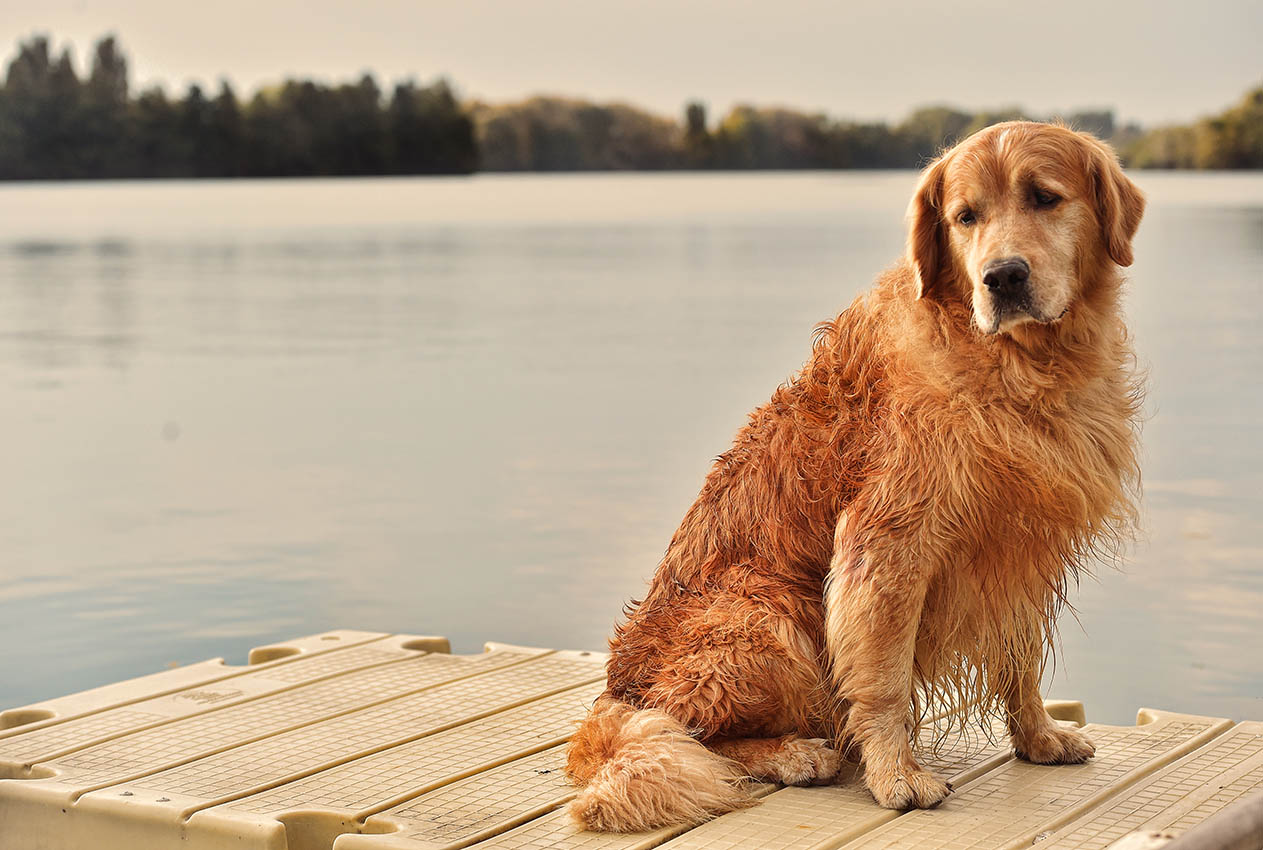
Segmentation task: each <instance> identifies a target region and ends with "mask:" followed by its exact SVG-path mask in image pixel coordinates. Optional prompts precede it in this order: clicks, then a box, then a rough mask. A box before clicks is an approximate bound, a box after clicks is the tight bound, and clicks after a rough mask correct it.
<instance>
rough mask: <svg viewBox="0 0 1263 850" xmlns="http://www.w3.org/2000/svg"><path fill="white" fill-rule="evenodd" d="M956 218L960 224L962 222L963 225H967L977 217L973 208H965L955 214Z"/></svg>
mask: <svg viewBox="0 0 1263 850" xmlns="http://www.w3.org/2000/svg"><path fill="white" fill-rule="evenodd" d="M956 220H957V221H959V222H960V223H961V224H963V225H964V226H965V227H969V226H970V225H971V224H973V223H974V222H976V221H977V220H978V219H977V218H975V217H974V211H973V210H965V211H964V212H962V213H961V214H960V215H958V216H956Z"/></svg>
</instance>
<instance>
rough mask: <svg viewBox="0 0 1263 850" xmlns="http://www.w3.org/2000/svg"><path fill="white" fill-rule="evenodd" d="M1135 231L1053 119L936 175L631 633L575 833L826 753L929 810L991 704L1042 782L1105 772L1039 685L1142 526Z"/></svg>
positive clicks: (1091, 157) (672, 549)
mask: <svg viewBox="0 0 1263 850" xmlns="http://www.w3.org/2000/svg"><path fill="white" fill-rule="evenodd" d="M1033 193H1034V194H1033ZM1049 197H1055V198H1056V201H1055V203H1052V204H1051V205H1050V204H1048V203H1045V201H1047V199H1048V198H1049ZM1143 209H1144V200H1143V198H1142V196H1141V195H1140V193H1139V192H1138V191H1137V190H1136V188H1135V186H1134V185H1132V183H1131V181H1129V180H1128V179H1127V178H1126V177H1125V176H1124V175H1123V173H1122V171H1121V170H1120V169H1119V167H1118V164H1117V161H1116V159H1115V157H1114V155H1113V153H1112V152H1111V151H1110V150H1109V149H1108V148H1107V147H1106V146H1104V145H1103V144H1101V143H1100V142H1098V141H1097V140H1095V139H1093V138H1092V137H1090V136H1086V135H1083V134H1078V133H1074V132H1072V131H1070V130H1067V129H1065V128H1061V127H1055V126H1050V125H1043V124H1034V123H1019V122H1013V123H1009V124H1002V125H997V126H996V127H992V128H989V129H987V130H984V131H982V132H980V133H978V134H976V135H974V136H972V137H971V138H969V139H967V140H965V141H964V142H962V143H961V144H960V145H958V146H957V147H955V148H953V149H952V150H950V151H948V152H947V153H945V154H944V155H943V156H942V157H940V158H939V159H938V160H936V161H935V162H934V163H933V164H931V166H930V167H929V168H928V169H927V170H926V171H925V173H924V174H923V177H922V180H921V184H920V186H919V187H918V189H917V192H916V195H915V196H914V198H913V201H912V205H911V207H910V210H909V219H910V231H909V237H908V255H907V257H906V258H905V260H903V261H902V262H900V263H898V264H897V265H895V266H894V267H893V268H891V269H890V270H888V271H887V272H886V273H884V274H883V275H882V276H881V277H880V278H879V279H878V281H877V283H876V285H875V286H874V287H873V288H872V290H870V291H869V292H868V293H867V294H865V295H863V296H861V297H860V298H858V299H857V300H856V301H855V302H854V303H853V304H852V305H851V306H850V307H849V308H847V309H846V310H845V311H844V312H843V313H842V314H841V315H839V316H838V317H837V318H836V319H834V320H833V321H831V322H828V323H826V324H824V325H822V326H821V327H820V328H819V329H818V331H817V334H816V339H815V343H814V345H813V347H812V353H811V357H810V359H809V360H808V362H807V363H806V364H805V366H804V367H803V369H802V371H801V372H800V373H799V374H798V375H797V376H796V377H795V378H794V379H793V380H792V381H790V382H789V383H787V384H786V385H784V386H782V387H780V388H779V389H778V390H777V391H776V392H775V394H774V395H773V396H772V399H771V401H769V402H768V403H767V404H766V405H764V406H762V407H760V408H759V409H757V410H755V411H754V413H753V414H751V417H750V421H749V423H748V424H747V425H746V426H745V427H744V428H743V429H742V430H741V431H740V433H738V435H737V437H736V440H735V443H734V445H733V446H732V448H731V449H729V450H728V451H727V452H725V453H724V454H722V455H721V456H720V457H719V458H718V460H717V462H716V463H715V466H714V468H713V469H712V471H711V473H710V474H709V476H708V477H707V479H706V482H705V484H704V486H703V488H702V492H701V494H700V496H699V497H698V499H697V501H696V502H695V503H694V504H693V506H692V507H691V508H690V509H689V511H688V513H687V514H686V516H685V517H684V520H683V522H682V523H681V525H680V527H679V530H678V531H677V532H676V533H675V535H674V537H673V538H672V540H671V543H670V546H669V547H668V549H667V552H666V555H665V556H664V558H663V560H662V563H661V565H660V566H659V567H658V570H657V573H656V575H655V576H654V579H653V582H652V585H651V586H650V588H649V591H648V593H647V595H646V597H645V598H644V600H643V601H641V602H639V603H633V604H632V605H630V606H629V607H628V611H627V620H626V622H624V623H623V624H622V625H620V626H619V627H618V628H617V629H616V632H615V635H614V637H613V639H612V640H611V641H610V649H611V653H612V654H611V657H610V660H609V665H608V674H609V687H608V691H607V693H606V695H605V696H604V697H602V699H601V700H600V701H598V703H597V705H596V706H595V707H594V709H593V712H592V713H591V715H589V717H588V719H587V720H586V721H585V722H584V724H583V725H582V726H581V728H580V729H579V731H578V733H577V734H576V736H575V738H574V740H573V741H572V743H571V748H570V753H569V763H568V772H569V774H570V776H571V778H572V779H573V780H574V781H575V782H576V783H578V784H580V785H583V786H584V787H583V788H582V789H581V790H580V792H579V795H578V797H577V799H576V800H575V802H574V803H573V804H572V807H571V812H572V813H573V815H574V816H575V817H576V818H577V819H578V820H579V821H580V822H581V823H582V824H584V825H585V826H587V827H589V828H594V829H605V830H622V831H626V830H639V829H646V828H649V827H654V826H659V825H664V824H671V823H682V822H695V821H698V820H701V819H704V818H705V817H709V816H713V815H715V814H718V813H721V812H724V811H729V810H731V809H734V808H737V807H739V806H742V805H747V804H749V803H750V800H749V798H748V797H746V796H745V795H744V793H743V792H742V790H741V788H740V782H739V780H740V779H741V778H742V777H745V776H754V777H759V778H765V779H771V780H774V781H781V782H787V783H797V784H804V783H810V782H825V781H829V780H830V779H831V778H832V777H833V776H834V775H835V774H836V773H837V771H838V767H839V760H838V751H837V750H836V749H833V748H831V747H829V746H827V745H826V743H825V740H823V739H828V740H831V741H832V742H834V743H836V744H837V745H838V746H839V747H841V748H849V749H850V750H851V751H853V752H854V753H856V754H857V755H859V756H860V757H861V758H862V760H863V762H864V768H865V781H866V783H867V785H868V787H869V789H870V790H871V791H872V793H873V795H874V796H875V798H876V799H877V801H878V802H879V803H881V804H882V805H885V806H890V807H895V808H903V807H909V806H932V805H936V804H937V803H938V802H939V801H941V800H942V799H943V798H944V797H945V796H946V795H947V794H948V793H949V791H950V789H949V788H948V787H947V786H946V784H945V783H944V782H943V781H941V780H940V779H939V778H937V777H935V776H933V775H931V774H930V773H928V772H926V771H924V770H923V769H922V768H921V767H920V766H919V765H918V764H917V762H916V759H915V757H914V755H913V752H912V748H911V745H910V743H911V741H912V740H913V738H914V737H915V733H916V730H917V728H918V725H919V724H920V722H921V721H922V720H923V719H924V718H925V715H926V712H927V711H930V710H933V711H936V712H942V711H945V712H947V714H948V716H949V717H955V718H957V719H960V720H963V719H964V718H965V717H967V716H970V715H971V714H972V713H974V712H978V711H981V712H985V711H990V710H999V711H1001V712H1003V713H1004V716H1005V717H1006V718H1007V721H1008V726H1009V730H1010V732H1011V735H1012V739H1013V744H1014V747H1015V748H1016V750H1017V751H1018V753H1019V754H1020V755H1022V756H1023V757H1025V758H1028V759H1030V760H1033V761H1037V762H1043V763H1066V762H1076V761H1083V760H1084V759H1086V758H1089V757H1090V756H1091V755H1092V752H1093V748H1092V745H1091V742H1089V741H1088V740H1087V739H1086V738H1085V737H1084V736H1083V735H1082V734H1081V733H1078V732H1075V731H1073V730H1067V729H1062V728H1060V727H1058V726H1057V725H1056V724H1054V723H1053V722H1052V721H1051V719H1049V717H1048V715H1047V714H1046V713H1045V711H1044V709H1043V705H1042V701H1041V699H1040V694H1039V682H1040V677H1041V674H1042V672H1043V665H1044V661H1045V659H1046V658H1047V657H1049V650H1050V642H1051V640H1052V635H1053V634H1054V631H1055V619H1056V616H1057V614H1058V611H1059V609H1060V607H1061V605H1062V603H1063V601H1064V600H1065V595H1066V591H1067V586H1068V584H1070V583H1072V582H1073V581H1074V580H1075V579H1076V578H1077V577H1078V576H1079V574H1080V573H1081V571H1082V570H1084V569H1086V568H1088V567H1089V566H1090V565H1091V564H1092V562H1094V561H1097V560H1101V559H1105V560H1110V559H1112V558H1114V557H1116V556H1117V554H1118V552H1119V548H1120V546H1121V545H1122V544H1123V543H1124V542H1125V541H1126V540H1127V538H1128V536H1129V533H1130V530H1131V527H1132V524H1133V522H1134V518H1135V510H1134V497H1135V493H1136V489H1137V487H1138V479H1139V472H1138V468H1137V462H1136V422H1137V413H1138V405H1139V382H1138V379H1137V377H1136V375H1135V373H1134V371H1133V367H1132V362H1133V359H1132V354H1131V351H1130V347H1129V343H1128V338H1127V333H1126V330H1125V328H1124V326H1123V323H1122V317H1121V310H1120V305H1119V299H1120V286H1121V277H1120V274H1119V272H1118V268H1117V267H1118V266H1125V265H1128V264H1130V263H1131V259H1132V255H1131V247H1130V244H1131V239H1132V236H1133V235H1134V233H1135V231H1136V228H1137V226H1138V225H1139V222H1140V217H1141V215H1142V213H1143ZM1007 256H1022V257H1024V258H1025V259H1026V260H1028V261H1029V266H1030V278H1029V292H1028V293H1027V294H1026V295H1024V296H1023V298H1022V300H1021V302H1020V305H1019V306H1016V307H1015V306H1013V304H1012V303H1008V302H1005V301H1003V300H1002V299H1001V298H1000V296H999V295H996V294H993V293H992V292H991V290H990V289H989V288H988V286H987V285H985V282H984V280H983V267H984V266H985V265H986V264H987V263H988V262H992V261H995V260H997V259H998V258H1003V257H1007Z"/></svg>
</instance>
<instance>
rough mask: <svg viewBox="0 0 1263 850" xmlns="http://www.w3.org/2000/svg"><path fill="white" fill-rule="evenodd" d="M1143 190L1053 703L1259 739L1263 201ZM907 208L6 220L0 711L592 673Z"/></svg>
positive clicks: (1204, 182)
mask: <svg viewBox="0 0 1263 850" xmlns="http://www.w3.org/2000/svg"><path fill="white" fill-rule="evenodd" d="M1137 179H1138V182H1139V183H1140V184H1141V186H1142V187H1143V188H1144V189H1145V190H1146V192H1147V193H1148V194H1149V197H1150V210H1149V213H1148V215H1147V216H1146V218H1145V221H1144V224H1143V225H1142V227H1141V231H1140V236H1139V238H1138V240H1137V245H1136V256H1137V262H1136V264H1135V266H1134V267H1133V268H1132V269H1131V272H1130V276H1131V279H1132V284H1131V287H1130V293H1129V311H1130V314H1131V318H1132V325H1133V327H1134V330H1135V336H1136V343H1137V348H1138V350H1139V352H1140V355H1141V358H1142V361H1143V362H1144V363H1145V364H1146V365H1147V366H1148V367H1149V369H1150V373H1151V392H1150V396H1149V401H1148V410H1149V413H1150V420H1149V422H1148V424H1147V426H1146V429H1145V459H1144V464H1145V472H1146V511H1145V521H1146V538H1145V540H1144V541H1143V542H1142V544H1141V545H1140V546H1139V547H1138V548H1137V550H1136V552H1135V555H1134V558H1133V559H1132V561H1131V563H1130V564H1129V565H1128V566H1127V568H1126V571H1125V572H1104V573H1102V574H1101V575H1100V576H1099V579H1098V580H1096V581H1092V582H1087V583H1085V584H1084V585H1083V587H1082V588H1081V589H1080V590H1079V592H1078V593H1077V595H1076V599H1077V606H1078V622H1077V623H1076V622H1075V620H1074V619H1073V618H1071V617H1066V618H1065V619H1064V620H1063V625H1062V633H1063V642H1064V655H1063V657H1062V660H1061V661H1060V663H1059V666H1058V669H1057V674H1056V678H1055V679H1054V681H1053V683H1052V686H1051V688H1050V690H1051V692H1052V693H1053V694H1055V695H1060V696H1066V697H1075V698H1079V699H1082V700H1084V701H1085V702H1086V704H1087V709H1088V715H1089V717H1090V718H1093V719H1096V720H1101V721H1106V722H1117V723H1129V722H1131V720H1132V717H1133V712H1134V710H1135V709H1136V708H1137V707H1138V706H1141V705H1156V706H1161V707H1166V708H1172V709H1177V710H1184V711H1191V712H1198V713H1204V714H1215V715H1227V716H1234V717H1255V718H1263V636H1261V633H1260V618H1261V616H1263V540H1261V539H1260V538H1261V533H1263V520H1260V517H1261V516H1263V497H1261V494H1263V399H1261V398H1260V392H1259V390H1260V380H1259V376H1260V375H1261V374H1263V325H1261V321H1260V320H1261V319H1263V286H1261V284H1263V176H1260V175H1253V176H1226V175H1159V174H1140V175H1138V177H1137ZM914 182H915V175H914V174H912V173H910V172H908V173H884V174H794V175H771V174H753V175H672V176H649V175H603V176H524V177H496V176H480V177H476V178H473V179H451V180H447V179H398V180H393V179H392V180H364V181H324V180H310V181H307V180H304V181H293V182H268V181H260V182H233V183H213V182H208V183H140V184H137V183H116V184H109V183H105V184H61V185H48V184H42V185H40V184H35V185H8V186H4V187H2V188H0V438H2V439H0V470H3V482H4V486H3V488H2V489H0V634H3V642H2V643H0V708H3V707H9V706H14V705H20V704H24V703H27V702H31V701H34V700H38V699H43V698H47V697H51V696H55V695H58V694H61V693H65V692H69V691H76V690H81V689H84V688H88V687H92V686H95V685H99V684H102V683H105V682H109V681H113V680H117V679H120V678H122V677H126V676H133V675H138V674H142V673H146V672H150V671H153V670H155V669H159V668H161V667H163V666H164V665H167V664H169V663H171V662H181V663H186V662H190V661H195V660H199V659H202V658H206V657H210V656H216V655H223V656H226V657H227V658H228V659H229V660H231V661H233V662H241V661H242V660H243V659H244V656H245V652H246V650H247V649H248V648H249V647H251V646H253V645H256V644H260V643H266V642H268V641H272V640H276V639H279V638H282V637H286V636H292V635H298V634H304V633H310V632H316V631H320V630H324V629H329V628H333V627H347V628H362V629H368V630H381V631H410V632H423V633H436V634H446V635H448V636H449V637H451V638H452V639H453V642H454V644H455V646H456V648H457V649H458V650H463V651H472V650H475V649H476V648H477V647H478V646H479V645H480V642H481V641H483V640H486V639H496V640H502V641H512V642H518V643H528V644H535V645H548V646H568V647H588V648H599V647H601V646H603V640H604V638H605V636H606V634H607V633H608V631H609V629H610V625H611V623H612V622H613V620H614V618H615V616H616V615H617V613H618V610H619V608H620V606H621V604H622V602H623V601H624V599H625V598H626V597H628V596H632V595H635V594H637V593H639V592H640V591H641V589H642V588H643V583H644V581H645V580H646V579H647V577H648V576H649V575H650V574H651V572H652V570H653V568H654V566H655V565H656V563H657V560H658V558H659V556H660V555H661V552H662V550H663V548H664V547H665V545H666V542H667V540H668V538H669V537H670V535H671V532H672V531H673V530H674V528H675V525H676V523H677V522H678V520H679V518H680V516H681V515H682V514H683V512H684V510H685V509H686V508H687V506H688V505H689V503H690V502H691V501H692V500H693V498H694V496H695V495H696V492H697V489H698V487H699V485H700V483H701V479H702V477H703V475H704V474H705V472H706V470H707V468H708V465H709V461H710V459H711V458H712V457H713V456H714V455H716V454H717V453H719V452H720V451H722V450H723V449H724V448H726V447H727V445H728V443H729V440H730V439H731V437H732V434H733V432H734V431H735V430H736V428H737V427H738V426H739V425H740V424H741V423H742V421H743V418H744V416H745V414H746V413H747V411H748V410H749V409H750V408H752V407H753V406H754V405H756V404H758V403H760V402H762V401H764V400H765V399H766V398H767V397H768V395H769V394H770V393H771V391H772V389H773V388H774V387H775V386H776V385H777V383H778V382H780V381H782V380H783V379H785V378H786V377H787V376H789V375H790V374H791V373H792V372H793V371H794V370H795V368H796V367H797V366H798V365H799V364H800V363H801V362H802V360H803V358H804V357H805V355H806V353H807V351H808V348H809V340H810V332H811V328H812V325H813V324H814V323H815V322H816V321H818V320H821V319H824V318H826V317H829V316H831V315H833V314H834V313H836V312H837V311H838V310H839V309H841V308H842V307H843V306H845V305H846V304H847V303H848V302H849V301H850V299H851V298H852V297H853V296H854V295H855V294H856V293H858V292H859V291H861V290H862V289H864V288H866V287H867V286H868V284H869V282H870V281H871V280H872V278H873V277H874V275H875V274H876V273H877V272H879V271H880V270H881V269H882V268H883V267H885V266H886V265H887V264H888V263H889V262H891V261H892V260H893V259H894V258H895V257H896V256H897V255H898V254H899V252H900V251H901V250H902V240H903V234H902V214H903V210H904V206H905V203H906V199H907V197H908V195H909V194H910V192H911V189H912V186H913V184H914Z"/></svg>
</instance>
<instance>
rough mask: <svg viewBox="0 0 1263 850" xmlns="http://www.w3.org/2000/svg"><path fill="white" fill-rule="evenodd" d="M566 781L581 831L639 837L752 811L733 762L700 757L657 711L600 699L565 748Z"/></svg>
mask: <svg viewBox="0 0 1263 850" xmlns="http://www.w3.org/2000/svg"><path fill="white" fill-rule="evenodd" d="M566 774H567V775H568V776H569V777H570V779H571V781H572V782H574V783H575V784H576V785H581V786H583V787H582V790H580V791H579V795H578V796H577V797H575V799H574V800H573V801H572V802H571V803H570V807H569V810H570V814H571V816H572V817H573V818H574V819H575V820H576V821H577V822H578V823H579V824H580V825H581V826H582V827H583V828H584V829H592V830H599V831H603V832H641V831H643V830H647V829H655V828H657V827H661V826H676V825H683V824H695V823H701V822H702V821H705V820H709V819H710V818H713V817H715V816H716V815H721V814H723V813H724V812H730V811H733V810H734V809H741V808H745V807H746V806H751V805H753V804H754V803H755V800H754V798H752V797H751V796H750V795H749V794H748V793H747V792H746V791H745V790H744V788H743V787H742V780H743V779H744V776H743V775H742V771H741V768H740V767H739V766H738V765H737V763H736V762H734V761H732V760H730V759H727V758H724V757H723V756H721V755H719V754H718V753H715V752H712V751H711V750H708V749H706V747H704V746H703V745H702V744H701V743H700V742H699V741H698V740H697V739H696V738H694V737H692V736H691V735H689V733H688V729H686V728H685V727H684V725H683V724H682V723H680V722H679V721H678V720H676V719H675V718H673V717H672V716H671V715H669V714H667V713H666V712H664V711H659V710H657V709H635V708H633V707H632V706H630V705H627V704H626V703H624V702H619V701H618V700H616V699H614V698H612V697H610V696H603V697H601V698H600V699H599V700H597V702H596V705H595V706H594V707H593V709H592V713H591V714H589V715H588V716H587V718H586V719H585V720H584V721H583V723H582V724H581V725H580V727H579V731H578V732H576V733H575V735H574V737H573V738H572V739H571V741H570V750H569V753H568V754H567V760H566Z"/></svg>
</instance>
